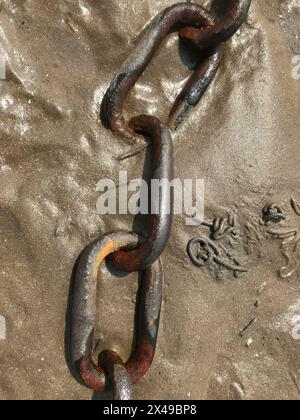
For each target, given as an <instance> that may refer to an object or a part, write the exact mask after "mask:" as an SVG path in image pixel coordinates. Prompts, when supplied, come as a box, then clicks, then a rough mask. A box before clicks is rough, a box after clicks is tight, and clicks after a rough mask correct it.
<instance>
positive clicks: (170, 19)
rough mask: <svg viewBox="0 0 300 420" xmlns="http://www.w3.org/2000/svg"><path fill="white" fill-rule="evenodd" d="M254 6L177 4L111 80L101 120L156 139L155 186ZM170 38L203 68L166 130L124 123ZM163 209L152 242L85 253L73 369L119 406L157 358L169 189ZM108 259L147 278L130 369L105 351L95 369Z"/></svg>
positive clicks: (101, 245)
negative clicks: (191, 49) (191, 51)
mask: <svg viewBox="0 0 300 420" xmlns="http://www.w3.org/2000/svg"><path fill="white" fill-rule="evenodd" d="M250 5H251V0H228V1H226V0H225V1H223V2H220V1H219V0H214V1H213V4H212V9H211V11H210V12H209V11H207V10H206V9H204V8H203V7H201V6H199V5H197V4H192V3H178V4H175V5H173V6H171V7H169V8H167V9H165V10H164V11H163V12H161V13H160V14H159V15H157V16H156V17H155V18H154V19H153V20H152V22H151V23H150V24H149V25H148V27H147V28H146V29H145V30H144V32H143V34H142V36H141V38H140V40H139V42H138V44H137V45H136V47H135V49H134V51H133V52H132V54H131V55H130V56H129V58H128V60H127V61H126V62H125V64H124V65H123V67H122V69H121V70H120V71H119V72H118V73H117V75H116V76H115V78H114V79H113V81H112V83H111V85H110V87H109V89H108V90H107V92H106V94H105V96H104V98H103V102H102V106H101V119H102V121H103V124H104V125H105V127H106V128H108V129H111V130H112V131H113V132H114V133H116V134H118V135H122V136H123V137H125V138H129V139H130V140H131V141H133V143H140V140H141V139H142V138H143V137H145V138H147V139H150V142H151V146H152V153H151V177H150V178H151V180H153V179H155V180H160V181H161V180H168V181H171V180H172V177H173V144H172V137H171V133H170V130H175V129H176V128H177V127H178V126H179V125H180V123H181V122H182V120H183V117H184V115H185V114H186V112H187V111H188V110H189V109H190V108H191V107H195V106H196V105H197V103H198V102H199V100H200V99H201V97H202V96H203V94H204V93H205V91H206V89H207V88H208V86H209V85H210V83H211V82H212V80H213V78H214V76H215V74H216V72H217V69H218V66H219V63H220V55H221V50H222V43H223V42H225V41H227V40H228V39H229V38H230V37H231V36H232V35H233V34H234V33H235V32H236V31H237V30H238V29H239V27H240V26H241V24H242V23H243V22H244V21H245V19H246V17H247V15H248V11H249V8H250ZM172 32H179V36H180V38H181V39H182V40H184V41H185V42H189V43H193V44H194V46H195V47H196V48H197V49H198V50H199V57H201V61H200V63H199V65H198V67H197V68H196V69H195V70H194V72H193V73H192V75H191V76H190V78H189V79H188V81H187V83H186V85H185V86H184V88H183V90H182V92H181V93H180V94H179V95H178V97H177V99H176V100H175V103H174V105H173V108H172V109H171V111H170V114H169V118H168V122H167V124H166V125H164V124H163V123H162V122H161V121H159V120H158V119H157V118H155V117H152V116H148V115H140V116H138V117H135V118H133V119H132V120H131V121H130V122H129V123H128V124H127V123H126V121H125V119H124V117H123V108H124V103H125V100H126V98H127V96H128V94H129V92H130V90H131V89H132V88H133V87H134V85H135V83H136V82H137V80H138V79H139V77H140V76H141V75H142V73H143V72H144V70H145V69H146V68H147V66H148V64H149V63H150V61H151V59H152V58H153V56H154V54H155V52H156V50H157V48H158V47H159V45H160V44H161V42H162V41H163V39H164V38H165V37H166V36H167V35H168V34H170V33H172ZM201 51H202V53H201ZM203 51H204V52H205V54H204V55H203ZM143 147H145V146H144V145H142V146H139V147H138V149H136V150H137V151H139V150H141V149H142V148H143ZM133 154H135V151H133V152H129V153H128V154H127V157H128V156H132V155H133ZM158 201H159V203H156V204H157V208H158V209H159V212H158V214H152V215H151V217H150V226H149V231H148V234H147V236H146V238H139V237H138V236H137V235H136V234H135V233H128V232H122V231H120V232H114V233H112V234H108V235H105V236H102V237H101V238H99V239H98V240H97V241H95V242H93V243H92V244H91V245H89V246H88V247H87V248H86V249H85V250H84V251H83V253H82V254H81V256H80V258H79V263H78V266H77V269H76V275H75V286H74V296H73V308H72V360H73V364H74V367H75V368H76V371H77V373H78V374H79V376H80V378H81V381H82V382H83V383H84V384H85V385H86V386H87V387H89V388H91V389H93V390H95V391H104V390H106V389H110V390H113V392H114V398H115V399H130V398H132V389H131V388H132V384H135V383H136V382H138V381H139V380H140V379H141V378H143V376H144V375H145V374H146V372H147V371H148V369H149V368H150V366H151V363H152V360H153V358H154V354H155V348H156V341H157V333H158V327H159V318H160V309H161V300H162V285H163V272H162V267H161V263H160V259H159V258H160V256H161V254H162V252H163V251H164V249H165V247H166V245H167V242H168V239H169V236H170V232H171V226H172V208H173V197H172V196H170V194H169V191H167V190H166V189H164V183H162V191H161V193H160V195H159V198H158ZM107 258H108V261H109V263H110V264H111V265H112V266H113V267H114V268H116V269H118V270H121V271H125V272H128V273H132V272H135V271H138V272H140V275H141V290H140V298H139V300H138V302H137V308H138V309H139V317H138V328H137V331H136V340H135V342H136V345H135V346H134V348H133V350H132V354H131V356H130V357H129V359H128V361H127V362H124V361H123V360H122V359H121V358H120V357H119V355H118V354H116V353H115V352H113V351H112V350H111V349H105V351H103V352H101V354H100V355H99V357H98V361H95V357H96V355H94V330H95V320H96V301H97V293H96V291H97V278H98V270H99V266H100V264H102V263H103V262H104V260H105V259H107Z"/></svg>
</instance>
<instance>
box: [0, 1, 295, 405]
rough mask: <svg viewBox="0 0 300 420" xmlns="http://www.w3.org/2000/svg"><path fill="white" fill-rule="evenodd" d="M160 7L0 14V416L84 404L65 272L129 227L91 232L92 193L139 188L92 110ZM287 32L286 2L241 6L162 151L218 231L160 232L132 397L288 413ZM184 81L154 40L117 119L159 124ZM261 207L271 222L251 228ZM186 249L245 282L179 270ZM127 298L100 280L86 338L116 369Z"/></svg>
mask: <svg viewBox="0 0 300 420" xmlns="http://www.w3.org/2000/svg"><path fill="white" fill-rule="evenodd" d="M173 3H174V1H171V0H151V1H148V0H144V1H142V2H141V1H138V0H130V1H129V0H118V1H116V0H109V1H108V0H101V1H98V0H75V1H74V0H64V1H50V0H44V1H42V2H41V1H40V0H5V1H1V3H0V51H1V53H2V54H5V56H6V59H7V74H6V79H5V80H1V81H0V113H1V118H0V142H1V147H0V179H1V191H0V238H1V239H0V255H1V258H0V290H1V298H0V315H1V317H2V318H1V322H0V324H2V327H3V323H4V321H5V324H6V339H3V340H0V377H1V381H0V398H1V399H90V398H91V397H92V393H91V391H90V390H88V389H85V388H84V387H82V386H81V385H80V384H78V383H77V382H76V380H75V379H74V378H73V376H72V374H71V373H70V370H69V368H68V364H67V361H66V359H67V358H66V353H68V352H67V351H66V348H67V347H68V346H67V345H66V344H67V343H68V339H66V337H68V322H66V320H68V311H67V307H68V295H69V288H70V281H71V275H72V269H73V267H74V264H75V261H76V259H77V257H78V255H79V254H80V252H81V250H82V249H83V248H84V247H85V246H86V245H87V244H88V243H89V242H90V241H91V240H93V239H95V238H97V237H98V236H99V235H100V234H102V233H105V232H108V231H112V230H116V229H130V228H131V226H132V217H131V216H105V217H101V216H99V215H97V213H96V202H97V199H98V197H99V193H98V192H97V191H96V184H97V182H98V181H99V180H100V179H102V178H111V179H114V180H117V179H118V177H119V170H124V171H128V174H129V177H131V178H137V177H140V176H141V173H142V169H143V160H144V157H143V155H139V156H136V157H134V158H132V159H130V160H126V161H124V162H122V163H117V161H116V159H115V157H116V156H118V155H120V154H122V153H124V152H126V151H127V150H128V144H127V143H126V142H124V140H123V139H122V138H118V137H116V136H114V135H113V134H112V133H111V132H109V131H107V130H105V129H104V127H103V126H102V124H101V122H100V120H99V110H100V103H101V100H102V97H103V94H104V93H105V91H106V89H107V87H108V85H109V83H110V81H111V80H112V77H113V75H114V74H115V72H116V71H117V70H118V69H119V68H120V66H121V64H122V62H123V61H124V59H125V58H126V57H127V56H128V54H129V52H130V51H131V50H132V48H133V47H134V44H135V40H136V39H137V36H138V34H139V33H140V32H141V30H142V29H143V27H144V26H145V24H146V23H147V22H148V21H150V19H151V18H152V17H154V16H155V15H156V14H157V13H158V12H160V11H161V10H162V9H163V8H165V7H166V6H169V5H171V4H173ZM208 3H209V2H207V1H203V2H200V1H199V4H205V5H208ZM299 23H300V1H299V0H266V1H260V0H253V5H252V8H251V12H250V15H249V19H248V22H247V23H246V24H245V25H244V26H243V27H242V29H241V31H239V32H238V33H237V34H236V36H234V38H233V39H232V40H231V41H230V42H228V44H227V45H226V48H225V53H224V57H223V60H222V64H221V67H220V69H219V72H218V75H217V77H216V79H215V81H214V83H213V84H212V86H211V88H210V89H209V91H208V92H207V94H206V95H205V97H204V99H203V100H202V102H201V104H200V105H199V106H198V107H197V108H196V109H195V110H194V111H193V112H192V113H190V114H189V116H188V117H187V119H186V121H185V122H184V124H183V125H182V127H181V128H180V129H179V130H178V131H177V132H176V133H175V134H174V147H175V170H176V176H177V177H178V178H180V179H186V178H187V179H192V178H203V179H205V218H206V219H207V220H210V221H214V220H215V219H218V218H219V219H220V220H222V221H223V222H222V227H223V228H224V226H225V227H226V228H225V232H224V231H222V232H221V235H215V232H212V231H211V228H209V227H204V226H194V227H190V226H186V224H185V218H184V217H183V216H176V217H175V220H174V226H173V231H172V236H171V239H170V242H169V245H168V247H167V249H166V251H165V253H164V255H163V258H162V259H163V264H164V269H165V276H166V280H165V284H164V298H163V311H162V317H161V328H160V332H159V339H158V348H157V353H156V357H155V361H154V363H153V366H152V368H151V370H150V372H149V373H148V374H147V376H146V377H145V378H144V379H143V380H142V381H141V382H140V383H139V384H138V385H137V386H136V387H135V398H138V399H208V398H209V399H261V398H263V399H299V398H300V358H299V351H300V333H299V329H300V326H299V325H300V279H299V274H300V266H299V262H300V259H299V257H300V256H299V253H298V248H299V247H300V245H299V247H298V243H299V231H300V216H299V215H300V207H299V203H300V184H299V178H300V150H299V149H300V142H299V130H300V123H299V94H300V80H299V77H298V76H299V74H300V70H299V69H298V70H297V68H296V62H295V61H293V60H297V59H295V58H293V57H295V56H296V55H297V54H298V55H299V54H300V41H299V27H300V25H299ZM293 63H294V64H293ZM188 74H189V70H188V69H187V68H186V67H185V66H184V65H183V64H182V62H181V60H180V57H179V55H178V41H177V37H176V35H172V36H170V37H169V38H168V40H166V42H165V43H164V45H163V46H162V48H161V49H160V50H159V52H158V54H157V56H156V57H155V60H154V61H153V62H152V63H151V65H150V66H149V68H148V69H147V71H146V72H145V74H144V75H143V77H142V78H141V79H140V81H139V82H138V84H137V85H136V88H135V89H134V91H133V92H132V95H131V96H130V99H129V101H128V103H127V106H126V114H127V116H132V115H135V114H138V113H150V114H154V115H156V116H158V117H160V118H165V117H166V115H167V110H168V109H170V107H171V104H172V103H173V101H174V99H175V97H176V94H177V92H178V90H179V86H181V85H182V83H183V81H184V80H185V78H186V77H187V76H188ZM297 79H298V80H297ZM268 204H272V205H273V207H272V209H271V210H269V216H270V214H271V213H272V212H274V211H275V212H279V213H280V214H282V215H284V217H283V218H281V219H280V221H279V223H277V222H278V220H275V219H274V218H272V217H271V220H267V219H266V217H265V218H263V217H262V216H263V213H262V209H263V208H264V207H265V206H266V205H268ZM274 206H275V207H274ZM274 208H275V210H274ZM267 213H268V212H267ZM271 216H272V214H271ZM274 220H275V221H274ZM227 228H228V229H227ZM231 228H233V229H231ZM223 230H224V229H223ZM198 236H204V237H205V238H211V241H213V243H214V244H215V246H217V247H218V248H219V249H220V250H221V251H220V252H221V254H222V258H223V259H224V260H226V261H227V262H228V263H233V262H235V263H236V264H237V263H238V264H240V265H243V266H245V267H246V268H247V272H246V273H245V274H244V275H242V276H239V275H237V273H236V272H234V271H232V270H230V269H228V268H224V267H223V266H220V265H218V264H216V263H214V262H211V263H210V264H207V266H206V267H203V268H197V267H194V266H193V265H192V264H191V262H190V260H189V258H188V256H187V253H186V246H187V243H188V242H189V240H190V239H191V238H193V237H198ZM137 286H138V283H137V276H136V274H132V275H130V276H128V277H125V278H123V279H121V280H120V278H112V277H111V275H110V274H109V272H108V271H107V270H106V268H105V267H103V269H102V270H101V281H99V302H98V309H99V310H98V325H97V333H96V337H97V338H98V339H99V340H101V342H102V344H103V345H113V346H114V348H115V349H119V351H120V353H121V354H122V356H123V357H124V358H126V356H128V354H129V352H130V347H131V340H132V332H133V325H134V307H135V304H134V302H135V296H136V291H137ZM250 321H252V322H251V324H249V323H250ZM249 325H250V326H249ZM246 326H249V328H248V329H246V330H245V331H243V330H244V328H245V327H246ZM298 327H299V328H298ZM2 335H3V328H2ZM1 338H4V337H3V336H2V337H1ZM95 398H97V396H95Z"/></svg>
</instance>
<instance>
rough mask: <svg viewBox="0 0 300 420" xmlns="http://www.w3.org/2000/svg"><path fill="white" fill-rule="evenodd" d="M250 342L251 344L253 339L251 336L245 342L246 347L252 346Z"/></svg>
mask: <svg viewBox="0 0 300 420" xmlns="http://www.w3.org/2000/svg"><path fill="white" fill-rule="evenodd" d="M252 344H253V340H252V338H249V340H248V341H247V343H246V347H248V348H249V347H251V346H252Z"/></svg>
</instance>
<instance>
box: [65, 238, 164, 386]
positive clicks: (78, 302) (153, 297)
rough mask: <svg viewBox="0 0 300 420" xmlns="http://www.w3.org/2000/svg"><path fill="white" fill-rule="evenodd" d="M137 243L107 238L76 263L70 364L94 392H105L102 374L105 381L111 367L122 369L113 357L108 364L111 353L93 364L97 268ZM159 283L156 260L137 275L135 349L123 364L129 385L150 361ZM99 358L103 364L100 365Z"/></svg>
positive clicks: (157, 315) (95, 244)
mask: <svg viewBox="0 0 300 420" xmlns="http://www.w3.org/2000/svg"><path fill="white" fill-rule="evenodd" d="M137 243H138V237H137V235H135V234H130V233H126V232H115V233H112V234H108V235H105V236H103V237H101V238H99V239H97V240H96V241H95V242H93V243H92V244H91V245H89V246H88V247H87V248H86V249H85V250H84V251H83V253H82V254H81V256H80V258H79V261H78V265H77V269H76V273H75V285H74V296H73V306H72V360H73V365H74V368H75V370H76V371H77V372H78V375H79V377H80V378H81V380H82V381H83V383H84V384H85V385H86V386H87V387H89V388H91V389H92V390H94V391H104V390H105V389H106V386H107V383H106V380H105V374H108V376H109V377H111V376H114V375H117V376H118V373H117V372H111V369H114V367H113V366H112V364H117V365H121V366H122V365H123V362H122V361H121V359H120V358H119V356H117V355H115V357H116V360H110V359H111V356H112V353H109V352H108V353H107V352H106V353H105V354H104V356H103V355H102V353H103V352H101V354H100V355H99V363H95V362H94V360H93V357H94V355H93V350H94V337H93V336H94V330H95V324H96V302H97V279H98V271H99V267H100V265H101V264H102V263H103V262H104V260H105V258H106V257H107V256H108V255H109V254H111V253H112V252H115V251H117V250H120V249H122V248H125V247H127V248H132V247H135V246H136V245H137ZM162 283H163V274H162V268H161V264H160V261H159V260H158V261H156V262H154V263H153V264H152V266H151V267H150V268H148V269H146V271H145V272H142V274H141V287H140V295H139V299H138V302H137V308H138V314H137V331H136V345H135V346H134V348H133V350H132V354H131V356H130V357H129V359H128V361H127V362H126V363H125V364H124V367H125V368H126V370H127V372H128V374H129V377H130V380H131V382H132V383H133V384H134V383H137V382H138V381H139V380H140V379H141V378H142V377H143V376H144V375H145V374H146V373H147V371H148V370H149V367H150V366H151V363H152V361H153V357H154V353H155V348H156V341H157V334H158V327H159V317H160V308H161V300H162ZM104 350H107V351H108V350H110V349H104ZM102 357H103V358H104V362H103V361H102V363H101V358H102ZM108 360H110V362H108ZM119 374H120V377H117V378H115V380H116V381H117V382H118V381H119V380H120V381H126V377H125V376H124V372H123V373H122V369H119ZM115 387H117V388H119V385H118V384H115ZM125 388H126V387H125ZM126 389H127V388H126ZM124 392H125V391H124Z"/></svg>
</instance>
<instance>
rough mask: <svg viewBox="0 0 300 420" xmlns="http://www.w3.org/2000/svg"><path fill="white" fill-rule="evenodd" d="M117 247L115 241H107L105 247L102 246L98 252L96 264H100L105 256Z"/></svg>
mask: <svg viewBox="0 0 300 420" xmlns="http://www.w3.org/2000/svg"><path fill="white" fill-rule="evenodd" d="M117 248H118V246H117V244H116V242H114V241H111V242H109V244H107V245H106V247H105V248H103V249H102V251H101V252H100V254H99V255H98V257H97V260H96V262H97V265H100V264H101V263H102V262H103V261H104V260H105V258H106V257H107V256H108V255H110V254H111V253H113V252H115V251H116V250H117Z"/></svg>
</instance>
